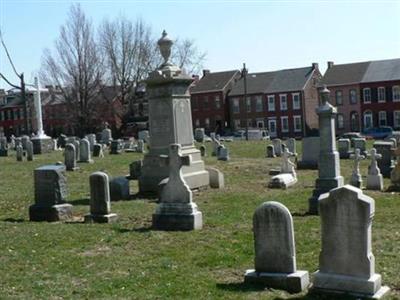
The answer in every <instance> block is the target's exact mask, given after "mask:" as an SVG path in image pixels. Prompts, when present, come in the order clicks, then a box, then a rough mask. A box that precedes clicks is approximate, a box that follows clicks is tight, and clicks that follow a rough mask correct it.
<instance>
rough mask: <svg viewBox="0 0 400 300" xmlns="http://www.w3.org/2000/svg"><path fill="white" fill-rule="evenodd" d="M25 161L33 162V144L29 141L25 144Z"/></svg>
mask: <svg viewBox="0 0 400 300" xmlns="http://www.w3.org/2000/svg"><path fill="white" fill-rule="evenodd" d="M26 159H27V160H28V161H32V160H33V143H32V142H31V141H30V140H28V141H27V142H26Z"/></svg>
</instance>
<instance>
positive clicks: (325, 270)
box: [313, 185, 389, 299]
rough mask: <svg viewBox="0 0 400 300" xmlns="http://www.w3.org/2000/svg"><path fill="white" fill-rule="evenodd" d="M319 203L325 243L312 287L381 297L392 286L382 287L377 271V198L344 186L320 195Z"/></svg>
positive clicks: (322, 235) (317, 289) (361, 296)
mask: <svg viewBox="0 0 400 300" xmlns="http://www.w3.org/2000/svg"><path fill="white" fill-rule="evenodd" d="M318 202H319V203H318V204H319V213H320V216H321V241H322V243H321V252H320V255H319V270H318V271H317V272H316V273H315V274H314V283H313V288H314V289H315V290H316V291H319V292H325V291H326V292H328V293H331V292H338V293H346V294H354V295H355V296H358V297H360V298H363V297H365V298H374V299H379V298H380V297H382V296H383V295H384V294H385V293H387V292H388V291H389V288H388V287H384V286H382V284H381V281H382V279H381V275H379V274H376V273H375V257H374V255H373V254H372V245H371V239H372V234H371V226H372V218H373V216H374V213H375V201H374V199H372V198H371V197H368V196H366V195H364V194H363V193H362V191H361V190H360V189H358V188H356V187H353V186H351V185H345V186H343V187H339V188H335V189H333V190H331V191H330V192H329V193H326V194H323V195H321V196H320V198H319V200H318Z"/></svg>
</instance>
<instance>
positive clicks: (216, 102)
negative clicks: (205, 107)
mask: <svg viewBox="0 0 400 300" xmlns="http://www.w3.org/2000/svg"><path fill="white" fill-rule="evenodd" d="M215 108H216V109H220V108H221V99H220V98H219V96H215Z"/></svg>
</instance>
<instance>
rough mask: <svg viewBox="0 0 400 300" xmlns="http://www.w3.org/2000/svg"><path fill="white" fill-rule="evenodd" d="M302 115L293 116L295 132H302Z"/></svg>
mask: <svg viewBox="0 0 400 300" xmlns="http://www.w3.org/2000/svg"><path fill="white" fill-rule="evenodd" d="M301 128H302V126H301V116H293V129H294V132H301Z"/></svg>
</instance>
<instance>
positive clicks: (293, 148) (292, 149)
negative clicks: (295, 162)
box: [286, 138, 297, 156]
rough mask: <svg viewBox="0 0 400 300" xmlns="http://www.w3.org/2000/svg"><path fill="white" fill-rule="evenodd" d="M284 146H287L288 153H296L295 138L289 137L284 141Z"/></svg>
mask: <svg viewBox="0 0 400 300" xmlns="http://www.w3.org/2000/svg"><path fill="white" fill-rule="evenodd" d="M286 146H287V148H288V150H289V152H290V153H293V155H295V156H296V155H297V152H296V139H294V138H289V139H288V140H287V142H286Z"/></svg>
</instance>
